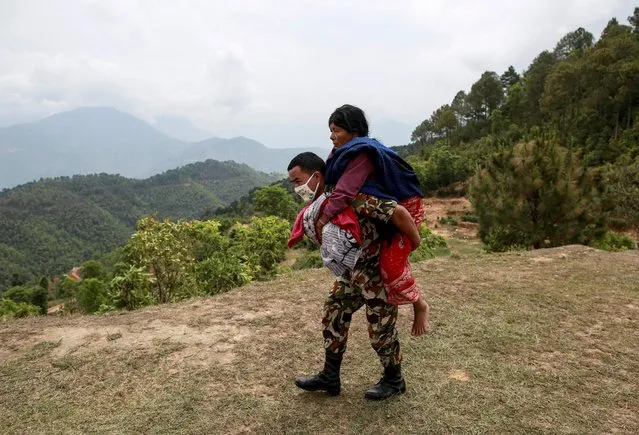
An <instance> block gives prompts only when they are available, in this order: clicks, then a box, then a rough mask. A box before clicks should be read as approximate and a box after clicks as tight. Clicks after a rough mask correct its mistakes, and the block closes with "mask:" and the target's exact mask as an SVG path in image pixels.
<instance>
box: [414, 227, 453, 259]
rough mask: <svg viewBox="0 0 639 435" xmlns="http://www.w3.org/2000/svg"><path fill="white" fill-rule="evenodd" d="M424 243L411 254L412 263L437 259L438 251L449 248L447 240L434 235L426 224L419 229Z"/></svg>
mask: <svg viewBox="0 0 639 435" xmlns="http://www.w3.org/2000/svg"><path fill="white" fill-rule="evenodd" d="M419 235H420V236H421V238H422V243H421V245H419V248H417V249H415V250H414V251H413V252H411V254H410V260H411V261H422V260H427V259H429V258H433V257H435V253H436V250H437V249H442V248H448V243H447V242H446V239H445V238H443V237H442V236H439V235H437V234H434V233H433V232H432V231H431V230H430V228H428V226H427V225H426V224H422V225H421V226H420V227H419Z"/></svg>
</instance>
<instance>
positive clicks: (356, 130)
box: [316, 104, 429, 335]
mask: <svg viewBox="0 0 639 435" xmlns="http://www.w3.org/2000/svg"><path fill="white" fill-rule="evenodd" d="M328 123H329V128H330V131H331V136H330V138H331V141H332V142H333V146H334V148H333V150H332V151H331V154H330V155H329V157H328V159H327V160H326V173H325V183H326V186H327V190H328V191H331V195H330V196H329V197H328V200H327V204H326V206H325V207H324V209H323V212H322V214H321V215H320V216H319V218H318V219H317V224H316V225H317V228H316V233H317V234H321V229H322V227H323V225H325V224H326V223H327V222H328V221H329V220H330V219H332V218H333V217H334V216H336V215H337V214H338V213H339V212H340V211H342V210H343V209H344V208H345V207H347V206H349V205H351V206H354V208H357V207H356V205H357V201H366V196H364V195H370V196H371V197H375V200H377V201H379V200H389V201H395V202H397V203H399V204H400V205H402V206H404V207H405V208H406V209H408V211H409V213H410V215H411V216H412V218H413V220H414V223H415V225H416V226H417V227H418V228H419V225H420V224H421V223H422V222H423V220H424V205H423V201H422V198H423V193H422V191H421V189H420V187H419V181H418V179H417V176H416V175H415V172H414V170H413V168H412V167H411V166H410V165H409V164H408V163H407V162H406V161H405V160H404V159H402V158H401V157H400V156H399V155H398V154H397V153H395V152H394V151H393V150H391V149H390V148H388V147H386V146H384V145H383V144H381V143H380V142H378V141H377V140H375V139H372V138H369V137H368V122H367V121H366V117H365V115H364V112H363V111H362V110H361V109H359V108H358V107H355V106H351V105H348V104H347V105H344V106H342V107H339V108H338V109H336V110H335V112H333V114H331V116H330V117H329V121H328ZM362 194H364V195H362ZM368 209H370V208H368ZM370 217H373V218H375V217H376V216H375V213H374V212H373V213H372V215H371V216H370ZM398 229H399V230H400V231H402V232H403V231H404V228H398ZM414 248H416V246H415V243H414V242H411V240H410V239H409V238H408V237H406V234H403V233H396V234H395V235H394V236H393V238H392V240H389V241H386V242H385V244H384V248H383V250H382V253H381V258H380V266H381V269H382V278H383V280H384V285H385V287H386V291H387V300H388V302H389V303H391V304H395V305H402V304H409V303H410V304H412V305H413V309H414V313H415V319H414V322H413V328H412V333H413V335H421V334H423V333H424V332H426V331H427V330H428V310H429V307H428V304H427V303H426V301H425V300H424V299H423V298H422V297H421V295H420V293H419V289H418V288H417V285H416V284H415V281H414V278H413V275H412V271H411V268H410V263H409V262H408V255H409V254H410V252H411V250H412V249H414Z"/></svg>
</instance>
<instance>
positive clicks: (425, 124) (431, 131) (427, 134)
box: [410, 119, 435, 144]
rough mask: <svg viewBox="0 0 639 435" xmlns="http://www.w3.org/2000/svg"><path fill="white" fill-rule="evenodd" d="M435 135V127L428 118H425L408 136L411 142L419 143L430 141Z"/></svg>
mask: <svg viewBox="0 0 639 435" xmlns="http://www.w3.org/2000/svg"><path fill="white" fill-rule="evenodd" d="M434 137H435V127H434V126H433V123H432V121H431V120H430V119H425V120H424V121H422V123H421V124H419V125H418V126H417V127H416V128H415V130H413V133H412V134H411V136H410V140H411V141H412V142H418V143H421V144H424V143H427V142H430V141H431V140H433V139H434Z"/></svg>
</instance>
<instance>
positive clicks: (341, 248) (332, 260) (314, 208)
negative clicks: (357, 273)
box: [304, 193, 362, 276]
mask: <svg viewBox="0 0 639 435" xmlns="http://www.w3.org/2000/svg"><path fill="white" fill-rule="evenodd" d="M326 198H328V195H327V194H326V193H323V194H321V195H320V196H319V197H318V198H317V199H316V200H315V201H313V202H312V203H311V204H310V205H309V207H308V208H307V209H306V211H305V212H304V233H305V234H306V236H307V237H308V238H309V239H311V240H312V241H314V242H315V243H319V242H318V240H317V234H315V222H316V221H317V218H318V217H319V215H320V210H321V208H322V204H323V203H324V201H326ZM361 253H362V249H361V247H360V245H359V243H357V241H356V240H355V237H353V235H352V234H351V233H350V232H348V231H345V230H343V229H342V228H341V227H340V226H338V225H335V224H334V223H332V222H328V223H327V224H326V225H324V227H323V228H322V244H321V245H320V255H321V256H322V262H323V263H324V266H326V267H327V268H328V270H330V271H331V272H333V274H334V275H335V276H342V275H343V274H344V272H346V271H347V270H353V269H354V268H355V264H356V263H357V260H358V259H359V256H360V254H361Z"/></svg>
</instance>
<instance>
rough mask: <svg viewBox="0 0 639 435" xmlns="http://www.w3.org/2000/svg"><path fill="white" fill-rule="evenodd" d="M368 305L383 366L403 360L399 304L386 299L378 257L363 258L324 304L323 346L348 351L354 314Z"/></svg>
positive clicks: (375, 346) (373, 340)
mask: <svg viewBox="0 0 639 435" xmlns="http://www.w3.org/2000/svg"><path fill="white" fill-rule="evenodd" d="M364 305H365V306H366V319H367V320H368V336H369V338H370V342H371V345H372V346H373V349H374V350H375V352H377V355H378V356H379V358H380V360H381V363H382V365H383V366H384V367H389V366H395V365H397V364H399V363H400V362H401V361H402V353H401V349H400V345H399V338H398V336H397V329H396V328H395V324H396V323H397V311H398V310H397V306H395V305H391V304H388V303H387V302H386V291H385V290H384V286H383V284H382V279H381V276H380V273H379V257H377V256H375V257H373V258H370V259H367V260H363V261H360V263H358V265H357V266H356V268H355V270H354V271H352V272H347V273H346V274H344V275H342V276H341V277H339V278H338V279H337V280H336V281H335V283H334V284H333V289H332V291H331V293H330V294H329V295H328V298H327V299H326V302H325V303H324V318H323V319H322V324H323V325H324V330H323V336H324V347H325V348H326V350H327V351H330V352H334V353H343V352H344V351H345V350H346V341H347V340H348V329H349V327H350V324H351V318H352V316H353V313H355V312H356V311H357V310H359V309H360V308H361V307H362V306H364Z"/></svg>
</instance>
